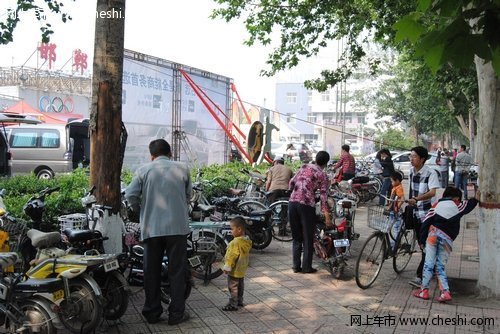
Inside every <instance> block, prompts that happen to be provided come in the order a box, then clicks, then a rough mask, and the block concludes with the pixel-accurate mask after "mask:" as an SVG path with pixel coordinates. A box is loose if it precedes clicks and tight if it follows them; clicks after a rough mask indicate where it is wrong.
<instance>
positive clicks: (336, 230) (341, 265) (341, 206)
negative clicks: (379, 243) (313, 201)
mask: <svg viewBox="0 0 500 334" xmlns="http://www.w3.org/2000/svg"><path fill="white" fill-rule="evenodd" d="M331 207H332V209H333V210H332V211H334V212H333V215H332V217H336V218H334V219H333V221H332V223H333V225H334V227H333V229H330V230H327V229H326V225H325V223H324V217H322V216H321V215H320V217H319V218H320V223H319V224H318V225H317V226H316V231H315V234H314V240H313V246H314V251H315V253H316V255H317V256H318V257H319V258H321V259H322V260H323V261H324V263H325V265H327V267H328V270H329V271H330V273H331V274H332V276H333V277H334V278H337V279H338V278H341V277H342V276H343V274H344V270H345V267H346V266H347V257H348V251H349V248H350V246H351V242H352V241H353V240H357V239H359V234H358V233H355V232H354V212H355V210H356V203H355V202H354V201H351V200H349V199H342V200H338V201H336V204H335V206H334V205H331ZM319 212H321V211H319Z"/></svg>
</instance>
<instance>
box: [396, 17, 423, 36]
mask: <svg viewBox="0 0 500 334" xmlns="http://www.w3.org/2000/svg"><path fill="white" fill-rule="evenodd" d="M393 27H394V29H396V30H397V33H396V42H401V41H402V40H404V39H408V40H410V42H412V43H415V42H416V41H417V39H418V38H419V37H420V36H421V35H422V33H423V32H424V31H425V29H424V27H423V26H422V25H421V24H420V23H419V22H417V21H416V20H415V19H414V18H413V17H411V16H409V15H408V16H405V17H403V18H402V19H401V20H399V21H398V22H396V23H395V24H394V25H393Z"/></svg>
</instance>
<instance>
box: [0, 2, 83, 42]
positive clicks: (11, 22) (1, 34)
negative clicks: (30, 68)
mask: <svg viewBox="0 0 500 334" xmlns="http://www.w3.org/2000/svg"><path fill="white" fill-rule="evenodd" d="M43 1H44V4H43V5H37V4H36V3H35V1H34V0H17V4H16V7H15V8H11V9H8V12H7V19H6V20H5V21H3V22H2V21H0V44H8V43H10V42H12V41H13V34H14V30H15V29H16V27H17V24H18V23H19V22H20V14H21V13H22V12H31V13H33V14H34V16H35V18H36V19H37V20H38V21H39V22H40V32H41V41H42V43H47V42H49V40H50V35H52V34H53V33H54V31H53V30H52V25H51V24H50V22H49V20H48V15H49V14H50V13H55V14H57V15H58V16H59V17H60V19H61V21H62V22H66V21H67V20H71V16H70V15H68V13H66V12H64V11H63V7H64V4H63V2H62V1H57V0H43ZM66 1H76V0H66Z"/></svg>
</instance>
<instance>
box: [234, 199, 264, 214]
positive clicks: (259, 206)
mask: <svg viewBox="0 0 500 334" xmlns="http://www.w3.org/2000/svg"><path fill="white" fill-rule="evenodd" d="M237 208H238V210H239V211H240V212H239V213H241V214H242V215H244V216H246V215H249V214H250V213H251V212H252V211H260V210H265V209H267V206H266V205H265V204H263V203H261V202H258V201H243V202H241V203H238V206H237Z"/></svg>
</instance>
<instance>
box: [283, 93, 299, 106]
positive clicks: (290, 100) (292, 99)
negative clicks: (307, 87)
mask: <svg viewBox="0 0 500 334" xmlns="http://www.w3.org/2000/svg"><path fill="white" fill-rule="evenodd" d="M286 103H287V104H296V103H297V93H295V92H288V93H286Z"/></svg>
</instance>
